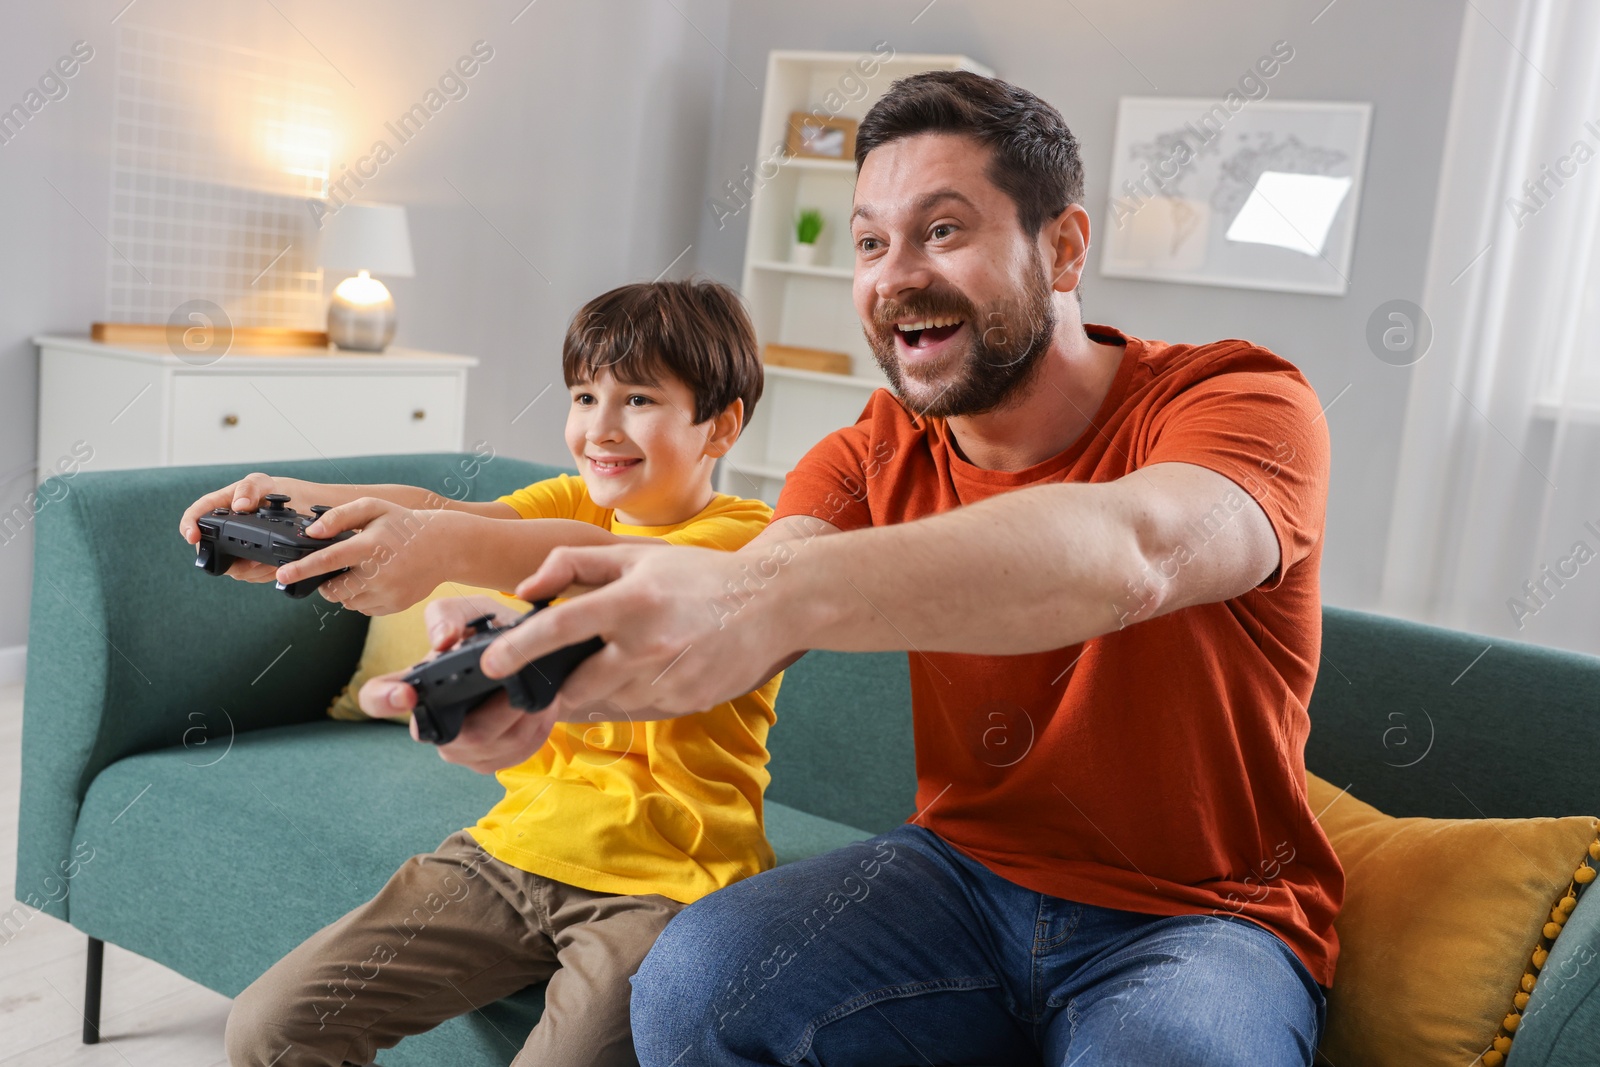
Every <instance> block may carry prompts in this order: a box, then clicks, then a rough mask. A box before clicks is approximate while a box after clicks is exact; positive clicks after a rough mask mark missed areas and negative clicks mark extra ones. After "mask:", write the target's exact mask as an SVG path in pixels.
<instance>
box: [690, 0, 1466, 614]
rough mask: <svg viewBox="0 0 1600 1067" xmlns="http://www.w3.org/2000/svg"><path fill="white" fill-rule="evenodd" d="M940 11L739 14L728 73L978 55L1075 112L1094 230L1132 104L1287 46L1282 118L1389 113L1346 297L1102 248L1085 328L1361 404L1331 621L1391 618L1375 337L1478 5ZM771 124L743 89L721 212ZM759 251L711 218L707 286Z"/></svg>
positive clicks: (1394, 405) (1199, 92)
mask: <svg viewBox="0 0 1600 1067" xmlns="http://www.w3.org/2000/svg"><path fill="white" fill-rule="evenodd" d="M925 3H926V0H906V2H903V3H894V4H862V3H859V2H852V0H813V2H810V3H807V4H804V5H793V4H783V3H773V2H766V3H742V4H736V5H735V6H734V9H733V12H732V23H731V28H730V30H729V33H728V47H727V52H728V58H729V60H731V61H732V63H734V64H736V65H737V67H738V68H739V69H740V70H742V71H744V72H745V73H746V74H748V75H749V76H750V77H751V78H752V79H754V80H755V81H756V83H757V84H760V82H761V80H762V78H763V76H764V74H765V71H766V55H767V52H768V51H770V50H772V49H775V48H824V49H846V50H868V49H870V48H871V46H872V44H873V43H874V42H876V41H879V40H887V41H888V42H889V43H890V44H891V45H893V46H894V48H895V50H896V52H900V53H909V52H960V53H964V54H966V55H969V56H971V57H972V58H973V59H976V60H978V61H979V62H981V63H983V64H985V65H987V66H988V67H990V68H992V69H993V70H994V71H995V72H996V73H997V74H998V75H999V76H1000V77H1002V78H1005V79H1006V80H1008V81H1011V82H1013V83H1015V84H1017V85H1020V86H1023V87H1024V88H1026V89H1029V90H1031V91H1033V92H1035V93H1038V94H1039V95H1040V96H1042V97H1044V98H1045V99H1046V100H1049V101H1050V102H1051V103H1053V104H1054V105H1055V106H1056V107H1057V108H1058V109H1060V111H1061V113H1062V115H1063V116H1064V117H1065V118H1066V120H1067V123H1068V124H1069V125H1070V126H1071V127H1072V130H1073V132H1074V134H1076V135H1077V137H1078V140H1079V142H1080V144H1081V145H1082V150H1083V154H1084V165H1085V169H1086V171H1087V202H1088V204H1089V206H1090V209H1091V210H1090V214H1091V218H1092V220H1093V224H1094V225H1096V226H1098V225H1099V224H1100V222H1101V220H1102V219H1103V217H1104V205H1105V202H1106V186H1107V177H1108V173H1109V169H1110V158H1109V157H1110V151H1109V150H1110V145H1111V142H1112V137H1113V135H1114V133H1115V125H1116V107H1117V99H1118V98H1119V97H1121V96H1199V97H1211V98H1213V99H1218V100H1220V99H1221V97H1222V96H1223V94H1225V93H1226V92H1227V90H1228V89H1229V88H1231V87H1232V85H1233V83H1234V82H1235V81H1237V79H1238V78H1239V76H1240V75H1241V74H1242V73H1243V72H1244V71H1245V70H1246V69H1248V68H1249V67H1250V65H1251V64H1253V63H1254V62H1255V60H1256V59H1257V57H1259V56H1261V55H1263V54H1265V53H1266V52H1268V51H1269V49H1270V48H1271V47H1272V44H1273V42H1275V41H1278V40H1286V41H1288V42H1289V43H1290V44H1291V45H1293V47H1294V50H1295V57H1294V59H1293V60H1292V61H1291V62H1290V63H1289V64H1287V65H1286V66H1285V67H1284V68H1283V70H1282V71H1281V73H1279V74H1278V75H1277V77H1275V78H1273V79H1272V80H1271V82H1270V83H1269V84H1270V86H1271V95H1270V97H1269V98H1270V99H1281V100H1292V99H1302V100H1365V101H1371V102H1372V103H1373V104H1374V108H1373V125H1372V137H1371V145H1370V148H1369V153H1368V157H1367V167H1366V182H1365V189H1364V195H1363V196H1362V202H1361V208H1360V215H1359V222H1358V228H1357V232H1356V242H1355V255H1354V259H1353V261H1352V268H1351V271H1350V272H1349V277H1350V289H1349V292H1348V293H1347V294H1346V295H1344V296H1342V297H1330V296H1301V295H1295V294H1288V293H1269V292H1257V291H1251V290H1243V289H1225V288H1218V287H1212V286H1197V285H1177V284H1168V283H1159V282H1136V281H1128V280H1124V279H1114V278H1102V277H1101V276H1100V266H1099V264H1100V257H1099V254H1098V251H1097V250H1095V249H1093V248H1091V251H1090V255H1089V269H1088V272H1087V274H1086V275H1085V285H1084V315H1085V318H1086V319H1087V320H1088V321H1091V322H1101V323H1106V324H1108V325H1112V326H1116V327H1119V328H1121V329H1123V330H1126V331H1127V332H1129V333H1132V334H1135V335H1137V336H1141V337H1149V338H1160V339H1163V340H1168V341H1188V342H1200V341H1208V340H1216V339H1219V338H1224V337H1245V338H1249V339H1251V340H1253V341H1255V342H1257V343H1259V344H1263V345H1265V346H1267V347H1268V348H1271V349H1272V350H1274V351H1276V352H1278V353H1279V354H1281V355H1283V356H1285V357H1287V358H1289V359H1291V360H1293V361H1294V362H1295V363H1297V364H1298V365H1299V366H1300V368H1301V369H1302V370H1303V371H1304V372H1305V374H1306V376H1307V377H1308V378H1309V379H1310V380H1311V384H1312V385H1313V386H1315V387H1316V390H1317V392H1318V393H1319V394H1320V395H1321V397H1322V400H1323V402H1324V403H1325V404H1326V403H1327V402H1328V401H1330V400H1333V399H1334V397H1335V396H1337V395H1338V394H1339V392H1340V391H1341V390H1343V389H1344V388H1345V386H1346V385H1349V386H1350V388H1349V390H1348V391H1347V392H1345V393H1344V395H1343V396H1342V397H1340V398H1339V399H1338V402H1337V403H1335V404H1334V405H1333V406H1332V407H1331V408H1330V409H1329V410H1328V416H1327V418H1328V425H1329V429H1330V433H1331V436H1332V439H1333V464H1334V468H1333V484H1332V488H1331V491H1330V498H1329V510H1328V525H1327V539H1328V543H1327V549H1326V554H1325V557H1324V562H1323V593H1324V596H1325V598H1326V599H1327V600H1328V601H1329V602H1330V603H1334V604H1340V605H1344V606H1349V607H1373V606H1375V605H1376V603H1377V599H1378V585H1379V580H1380V577H1381V573H1382V564H1383V551H1384V541H1385V538H1386V536H1387V531H1388V526H1389V511H1390V498H1391V495H1392V493H1393V489H1394V471H1395V463H1396V457H1397V453H1398V450H1399V445H1400V428H1401V419H1402V417H1403V415H1404V411H1405V397H1406V390H1407V388H1408V384H1409V376H1410V371H1409V370H1408V369H1400V368H1395V367H1391V366H1388V365H1387V364H1384V363H1381V362H1379V361H1378V360H1377V359H1376V358H1374V356H1373V355H1372V353H1371V352H1370V351H1369V350H1368V348H1367V344H1366V340H1365V329H1366V322H1367V318H1368V316H1369V315H1370V314H1371V313H1372V311H1373V309H1374V308H1376V307H1377V306H1378V305H1379V304H1382V303H1384V302H1385V301H1387V300H1391V299H1395V298H1406V299H1410V300H1417V299H1419V298H1420V297H1421V291H1422V278H1423V271H1424V268H1425V266H1426V258H1427V249H1428V237H1429V234H1430V232H1431V228H1432V217H1433V205H1434V197H1435V185H1436V183H1437V179H1438V173H1439V165H1440V159H1441V152H1442V148H1443V138H1444V129H1445V119H1446V116H1447V112H1448V109H1449V105H1450V90H1451V79H1452V78H1453V76H1454V70H1455V57H1456V48H1457V44H1458V39H1459V36H1460V29H1461V18H1462V13H1463V11H1464V10H1465V9H1464V6H1463V5H1462V3H1461V2H1460V0H1419V2H1417V3H1406V4H1395V3H1380V2H1378V0H1336V2H1335V3H1333V4H1332V5H1331V6H1330V7H1328V8H1327V9H1326V10H1325V11H1323V13H1322V14H1321V15H1320V17H1318V12H1319V11H1322V10H1323V5H1324V3H1326V0H1314V2H1310V3H1307V2H1303V0H1295V2H1292V3H1291V2H1286V0H1266V2H1261V3H1254V2H1251V3H1247V2H1243V0H1223V2H1217V0H1212V2H1209V3H1206V4H1204V5H1198V4H1187V5H1186V4H1149V3H1143V4H1140V3H1133V4H1127V3H1123V4H1116V3H1111V2H1109V0H1091V2H1079V3H1075V4H1066V3H1059V2H1048V3H1047V2H1041V0H1007V2H1004V3H998V2H994V0H983V2H981V3H980V2H977V0H936V2H935V3H934V4H933V5H932V6H931V7H927V8H926V10H924V4H925ZM919 12H921V14H920V15H919ZM1080 12H1081V14H1080ZM913 18H915V20H916V21H915V23H913V22H912V20H913ZM1313 18H1316V22H1315V23H1313V22H1312V21H1311V20H1312V19H1313ZM759 118H760V95H759V93H757V92H756V91H755V90H753V89H751V88H750V86H749V85H747V84H746V83H745V82H744V80H743V79H742V78H740V77H739V76H738V75H737V74H735V75H733V76H731V77H729V78H728V79H727V81H726V89H725V92H724V95H723V102H722V111H721V114H720V115H719V117H718V121H717V123H716V125H715V129H716V141H715V152H714V156H713V161H712V167H711V170H712V178H711V182H710V184H709V185H708V187H707V196H708V197H709V196H714V195H719V194H720V191H721V189H722V183H723V182H725V181H727V180H728V179H729V178H736V177H738V172H739V167H740V166H741V165H742V164H744V163H747V162H750V161H751V160H753V159H754V158H755V153H756V132H757V126H758V122H759ZM1092 235H1093V231H1091V237H1092ZM744 240H745V220H744V217H743V216H740V217H737V218H734V219H732V220H729V221H728V222H727V224H726V225H725V226H724V227H723V228H722V229H721V230H719V229H718V228H717V226H716V224H715V221H714V219H713V216H712V213H711V211H710V210H709V209H708V208H705V207H702V223H701V230H700V240H699V243H698V244H699V247H698V249H697V250H698V251H699V252H700V254H701V259H700V266H701V268H702V269H704V270H706V271H707V272H708V273H711V274H713V275H715V276H717V277H720V278H722V279H724V280H727V281H730V282H734V283H737V281H738V280H739V274H740V268H741V265H742V263H743V257H744Z"/></svg>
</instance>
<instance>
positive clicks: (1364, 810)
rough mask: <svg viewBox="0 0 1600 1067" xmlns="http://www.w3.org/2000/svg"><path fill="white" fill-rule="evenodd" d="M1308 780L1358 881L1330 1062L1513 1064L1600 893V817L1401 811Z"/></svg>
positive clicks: (1333, 1010) (1350, 882) (1348, 905)
mask: <svg viewBox="0 0 1600 1067" xmlns="http://www.w3.org/2000/svg"><path fill="white" fill-rule="evenodd" d="M1307 779H1308V781H1307V785H1308V789H1307V793H1308V798H1309V800H1310V803H1311V807H1312V810H1314V811H1317V812H1319V821H1320V822H1321V825H1322V828H1323V830H1324V831H1325V832H1326V833H1327V835H1328V840H1329V841H1330V842H1331V843H1332V845H1333V848H1334V851H1335V852H1336V853H1337V854H1338V856H1339V862H1340V863H1341V864H1342V865H1343V866H1344V869H1345V877H1346V889H1345V898H1344V907H1343V909H1342V910H1341V912H1340V913H1339V917H1338V919H1337V920H1336V923H1335V925H1336V926H1337V928H1338V931H1339V943H1340V955H1339V967H1338V973H1337V974H1336V975H1335V977H1334V985H1333V992H1332V995H1331V996H1330V998H1329V1002H1328V1025H1327V1030H1326V1032H1325V1033H1324V1034H1323V1039H1322V1046H1321V1052H1322V1054H1323V1056H1324V1057H1325V1059H1326V1061H1327V1062H1329V1063H1333V1064H1375V1065H1376V1064H1396V1065H1398V1064H1405V1065H1406V1067H1427V1065H1430V1064H1437V1065H1439V1067H1456V1065H1460V1064H1466V1063H1474V1062H1478V1060H1479V1058H1480V1056H1481V1061H1482V1063H1483V1064H1484V1067H1497V1065H1498V1064H1501V1063H1503V1062H1504V1057H1505V1054H1506V1053H1508V1052H1510V1051H1511V1049H1512V1047H1513V1043H1514V1041H1515V1040H1516V1039H1515V1037H1514V1036H1513V1035H1514V1034H1515V1033H1516V1032H1517V1031H1518V1030H1519V1028H1520V1026H1521V1022H1522V1012H1523V1009H1524V1008H1525V1007H1528V1006H1529V1000H1530V997H1529V994H1531V993H1533V992H1534V991H1535V989H1536V983H1537V986H1542V985H1543V984H1544V981H1545V976H1544V975H1543V974H1542V968H1544V967H1545V966H1546V965H1547V963H1548V960H1547V958H1546V957H1547V956H1548V955H1549V953H1550V952H1551V951H1552V950H1553V948H1554V947H1555V945H1557V944H1559V943H1560V941H1561V940H1564V939H1565V938H1566V937H1567V936H1568V935H1567V934H1566V933H1565V932H1564V931H1563V926H1564V925H1565V924H1567V923H1569V921H1571V919H1572V918H1576V916H1574V915H1573V911H1574V909H1575V908H1576V907H1577V905H1578V902H1579V899H1580V898H1583V903H1584V904H1585V905H1588V904H1590V903H1591V902H1590V901H1589V900H1588V899H1587V897H1588V895H1589V894H1586V893H1585V892H1584V887H1585V885H1586V884H1587V883H1588V882H1590V881H1592V880H1593V878H1594V871H1593V870H1591V869H1590V868H1589V864H1590V862H1591V852H1590V850H1591V848H1593V849H1594V851H1596V852H1600V845H1597V843H1596V838H1595V828H1596V825H1597V824H1596V820H1594V819H1592V818H1590V817H1588V816H1570V817H1567V818H1564V819H1421V818H1405V819H1396V818H1392V817H1390V816H1388V815H1385V814H1384V813H1383V812H1381V811H1379V810H1378V809H1377V808H1374V807H1372V806H1371V805H1370V804H1365V803H1362V802H1361V801H1360V800H1357V799H1356V798H1355V797H1354V796H1353V795H1351V794H1350V793H1349V792H1348V791H1346V790H1344V789H1340V788H1338V787H1336V786H1333V785H1330V784H1329V783H1328V782H1325V781H1323V780H1322V779H1321V778H1318V777H1317V776H1316V775H1314V774H1312V775H1307ZM1575 872H1576V873H1575ZM1558 902H1561V903H1560V904H1559V905H1558ZM1578 936H1579V937H1581V936H1582V935H1581V934H1579V935H1578ZM1519 983H1520V988H1519ZM1502 1019H1503V1020H1504V1024H1503V1025H1502ZM1491 1044H1492V1046H1493V1047H1491ZM1519 1060H1520V1057H1519ZM1528 1062H1535V1061H1528Z"/></svg>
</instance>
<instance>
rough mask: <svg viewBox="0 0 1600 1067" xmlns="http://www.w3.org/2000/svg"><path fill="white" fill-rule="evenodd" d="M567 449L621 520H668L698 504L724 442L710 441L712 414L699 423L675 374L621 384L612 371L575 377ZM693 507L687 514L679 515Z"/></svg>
mask: <svg viewBox="0 0 1600 1067" xmlns="http://www.w3.org/2000/svg"><path fill="white" fill-rule="evenodd" d="M569 392H570V393H571V394H572V407H571V408H570V409H569V410H568V412H567V431H566V438H567V449H568V451H570V452H571V453H572V458H573V459H574V460H575V461H576V462H577V466H578V472H579V473H580V474H581V475H583V480H584V482H585V483H586V484H587V486H588V488H589V496H590V498H591V499H593V500H594V502H595V503H596V504H598V505H600V506H601V507H605V508H614V509H616V510H617V511H619V512H622V513H623V514H622V515H619V516H618V517H619V518H621V519H622V521H624V522H628V523H631V524H633V525H640V526H664V525H668V524H670V523H675V522H681V521H683V520H684V519H687V518H689V517H690V516H692V515H693V514H695V512H697V511H698V510H699V509H700V508H701V507H703V506H704V501H703V499H701V497H702V496H703V493H704V490H705V487H707V486H709V481H708V479H709V476H710V471H711V466H712V464H713V463H714V462H715V458H716V456H717V455H720V454H721V452H722V451H724V450H725V449H723V448H714V447H712V446H711V443H710V442H708V435H709V434H710V432H711V429H712V425H713V423H714V422H715V420H711V421H709V422H707V423H705V424H702V425H696V424H695V423H694V421H693V419H694V394H693V392H692V391H691V390H690V389H689V387H688V386H687V385H685V384H684V383H683V382H681V381H679V380H677V379H676V378H672V377H663V378H662V379H661V380H660V381H658V382H654V383H651V384H639V383H628V382H621V381H618V380H617V379H616V378H614V377H613V376H612V375H611V373H610V372H609V371H600V372H599V373H598V374H597V375H596V377H595V378H594V379H593V380H591V381H578V382H574V383H573V385H572V387H571V389H570V390H569ZM684 508H691V509H692V510H690V511H689V512H688V513H687V514H677V512H678V511H681V510H683V509H684Z"/></svg>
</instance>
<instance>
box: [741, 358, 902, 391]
mask: <svg viewBox="0 0 1600 1067" xmlns="http://www.w3.org/2000/svg"><path fill="white" fill-rule="evenodd" d="M762 366H763V367H764V368H765V369H766V372H767V373H768V374H770V375H772V376H774V377H777V378H794V379H796V380H798V381H802V382H821V383H822V384H824V385H844V386H854V387H855V388H857V389H866V390H868V391H869V392H870V391H871V390H873V389H887V388H888V387H889V383H888V382H886V381H884V380H883V379H882V378H867V377H863V376H862V375H859V374H829V373H827V372H826V371H820V370H805V369H803V368H801V367H780V366H777V365H776V364H773V363H765V364H762Z"/></svg>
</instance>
